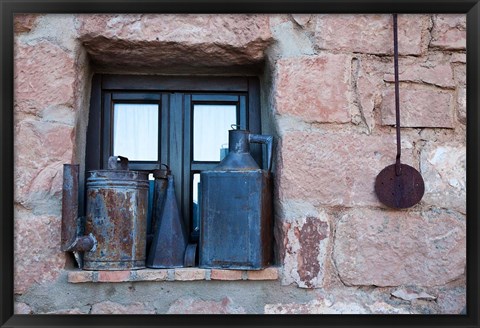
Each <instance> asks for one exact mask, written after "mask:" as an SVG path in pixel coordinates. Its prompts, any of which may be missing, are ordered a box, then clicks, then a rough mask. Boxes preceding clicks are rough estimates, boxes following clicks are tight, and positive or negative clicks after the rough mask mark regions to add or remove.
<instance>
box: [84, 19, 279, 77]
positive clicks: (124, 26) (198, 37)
mask: <svg viewBox="0 0 480 328" xmlns="http://www.w3.org/2000/svg"><path fill="white" fill-rule="evenodd" d="M77 19H78V22H79V25H80V28H79V35H80V39H81V40H82V41H83V44H84V46H85V48H86V49H87V51H88V52H89V54H90V56H91V57H92V58H93V59H94V60H95V62H97V63H99V64H101V65H102V64H104V65H109V66H112V65H113V66H118V67H125V66H130V67H137V69H138V67H142V68H145V67H151V68H158V67H163V68H165V67H171V66H172V65H173V66H175V65H176V66H177V67H178V66H181V65H188V66H189V67H192V66H193V67H201V66H207V67H211V66H230V65H249V64H252V63H259V62H260V61H262V60H263V58H264V57H265V51H266V49H267V48H268V46H269V45H270V44H271V43H272V41H273V38H272V35H271V32H270V24H269V18H268V16H267V15H255V14H247V15H244V14H228V15H216V14H215V15H213V14H202V15H198V14H195V15H193V14H173V15H171V14H163V15H154V14H147V15H137V14H126V15H117V14H111V15H77ZM187 53H188V56H186V55H185V54H187Z"/></svg>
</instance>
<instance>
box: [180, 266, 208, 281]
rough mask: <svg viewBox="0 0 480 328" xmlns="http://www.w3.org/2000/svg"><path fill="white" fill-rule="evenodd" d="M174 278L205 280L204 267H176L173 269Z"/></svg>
mask: <svg viewBox="0 0 480 328" xmlns="http://www.w3.org/2000/svg"><path fill="white" fill-rule="evenodd" d="M175 280H180V281H191V280H205V269H200V268H177V269H175Z"/></svg>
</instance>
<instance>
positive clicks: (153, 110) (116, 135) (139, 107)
mask: <svg viewBox="0 0 480 328" xmlns="http://www.w3.org/2000/svg"><path fill="white" fill-rule="evenodd" d="M113 155H115V156H125V157H128V159H129V160H132V161H156V160H158V105H155V104H115V105H114V110H113Z"/></svg>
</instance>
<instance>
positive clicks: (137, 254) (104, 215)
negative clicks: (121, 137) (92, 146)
mask: <svg viewBox="0 0 480 328" xmlns="http://www.w3.org/2000/svg"><path fill="white" fill-rule="evenodd" d="M123 159H125V158H123ZM119 168H120V169H108V170H95V171H89V172H88V177H87V218H86V225H85V233H86V234H90V233H91V234H92V235H93V236H95V238H96V241H97V245H96V248H93V249H91V250H90V251H87V252H85V255H84V264H83V269H85V270H127V269H141V268H145V258H146V235H147V210H148V188H149V185H148V175H147V174H148V173H147V172H138V171H130V170H128V160H127V166H125V165H122V166H121V167H119Z"/></svg>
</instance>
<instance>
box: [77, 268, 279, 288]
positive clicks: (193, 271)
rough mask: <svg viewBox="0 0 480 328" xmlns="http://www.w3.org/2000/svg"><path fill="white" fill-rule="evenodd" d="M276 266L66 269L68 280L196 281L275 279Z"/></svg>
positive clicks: (79, 281)
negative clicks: (257, 267) (243, 267)
mask: <svg viewBox="0 0 480 328" xmlns="http://www.w3.org/2000/svg"><path fill="white" fill-rule="evenodd" d="M278 271H279V270H278V268H277V267H269V268H266V269H264V270H258V271H257V270H221V269H200V268H177V269H142V270H125V271H84V270H75V271H68V282H70V283H73V284H77V283H83V282H135V281H198V280H222V281H238V280H257V281H258V280H277V279H278Z"/></svg>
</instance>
